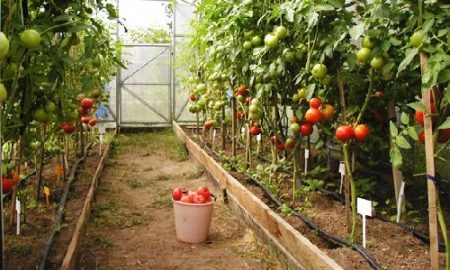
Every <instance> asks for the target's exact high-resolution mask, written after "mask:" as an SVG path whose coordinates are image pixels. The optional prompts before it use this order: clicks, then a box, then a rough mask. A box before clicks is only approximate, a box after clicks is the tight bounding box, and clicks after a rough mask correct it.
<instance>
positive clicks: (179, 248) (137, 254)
mask: <svg viewBox="0 0 450 270" xmlns="http://www.w3.org/2000/svg"><path fill="white" fill-rule="evenodd" d="M205 181H206V180H205V177H204V175H203V171H202V169H201V168H200V167H198V166H197V165H195V164H194V163H193V162H192V161H191V160H189V159H188V157H187V154H186V152H185V150H184V148H183V146H182V145H181V144H180V143H179V142H178V141H177V139H176V138H175V136H174V135H173V134H172V133H171V131H167V130H165V131H159V132H153V133H145V134H144V133H142V134H134V135H126V136H124V135H121V136H120V137H119V139H118V142H117V143H115V144H114V148H113V153H112V156H111V158H110V161H109V163H108V164H107V167H106V168H105V171H104V173H103V175H102V179H101V182H100V185H99V189H98V193H97V200H96V202H95V204H94V206H93V210H92V215H91V219H90V223H89V224H88V227H87V230H86V234H85V236H84V238H83V246H82V249H81V250H82V252H81V255H80V262H79V269H280V267H279V264H278V262H277V261H276V259H274V258H273V257H271V256H270V254H269V251H268V250H267V249H266V247H265V246H263V245H260V244H259V243H258V242H257V241H256V240H255V238H254V237H253V234H252V233H251V231H249V230H247V229H246V228H245V226H244V225H243V224H240V223H239V222H238V220H237V219H236V218H235V217H234V216H233V214H232V213H231V211H230V210H229V209H228V208H227V207H226V206H225V205H224V204H223V202H222V201H220V200H219V201H218V202H217V203H216V204H215V208H214V217H213V221H212V227H211V229H210V237H209V239H208V241H207V242H206V243H203V244H187V243H183V242H180V241H178V240H177V239H176V237H175V224H174V218H173V210H172V203H171V190H172V188H173V187H175V186H183V187H187V188H191V189H194V188H197V187H198V186H199V185H200V184H202V183H205Z"/></svg>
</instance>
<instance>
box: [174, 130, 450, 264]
mask: <svg viewBox="0 0 450 270" xmlns="http://www.w3.org/2000/svg"><path fill="white" fill-rule="evenodd" d="M173 127H174V130H175V132H176V133H177V135H178V136H179V138H180V140H181V141H183V142H184V143H185V144H186V146H187V148H188V149H189V151H190V152H191V154H192V155H193V156H195V157H196V158H197V159H198V160H199V161H200V162H201V163H202V164H203V165H204V167H205V169H206V170H207V171H209V172H210V174H211V175H212V176H213V177H214V179H215V180H216V181H217V182H218V183H219V185H220V186H221V187H222V188H223V189H224V190H225V193H226V194H227V195H229V197H230V198H232V200H231V201H233V202H235V203H230V205H231V206H232V207H233V208H234V209H235V210H236V211H235V212H236V213H238V214H239V215H241V216H243V217H244V220H246V221H247V223H248V224H252V223H253V224H257V226H254V225H251V226H252V227H253V228H254V229H256V231H257V230H258V229H257V227H259V228H260V229H259V230H260V232H259V235H266V237H265V238H266V239H271V241H272V242H274V243H276V246H278V247H279V250H281V251H282V253H284V254H285V255H284V257H285V258H291V259H292V258H293V259H294V261H295V262H294V264H298V265H300V266H301V267H305V268H314V269H316V268H318V267H325V268H326V267H332V268H334V269H336V268H339V267H342V268H344V269H371V268H374V269H383V268H388V269H397V268H405V269H428V268H429V267H430V262H429V253H428V248H429V246H428V244H427V243H425V242H423V241H421V240H419V238H417V237H415V236H414V234H415V233H411V231H410V230H407V229H405V228H402V227H401V226H398V225H395V224H393V223H390V222H385V221H382V220H380V219H369V220H368V247H367V250H366V249H364V248H362V247H361V246H360V245H358V244H354V245H353V248H352V247H349V246H347V245H343V244H342V243H341V244H340V243H339V241H333V239H331V240H330V237H328V236H327V234H329V235H331V238H333V237H336V238H339V239H342V240H345V238H346V235H347V231H346V230H347V226H346V224H345V212H346V211H345V207H344V206H343V205H342V203H341V202H340V201H338V200H336V199H335V198H333V197H332V196H330V194H327V193H324V192H310V193H308V194H307V195H306V198H307V199H308V200H307V202H305V201H304V200H303V201H299V202H296V203H295V204H292V203H291V201H290V199H287V198H286V197H284V198H277V195H276V194H271V193H270V191H269V190H268V189H267V188H266V187H264V185H262V184H261V183H260V182H258V181H256V182H255V181H254V180H255V179H251V177H249V176H248V175H245V174H243V173H240V172H230V173H229V172H227V171H225V170H224V169H223V168H222V166H221V165H220V164H219V162H223V163H224V164H226V161H225V160H223V158H222V156H221V155H219V153H217V152H215V151H214V150H212V148H211V143H212V141H211V140H209V136H202V135H193V134H194V132H192V130H188V129H183V128H181V127H180V126H179V125H178V124H177V123H174V125H173ZM215 142H217V143H219V142H220V138H219V139H218V138H216V140H215ZM218 148H220V147H219V146H218V145H216V146H215V149H218ZM229 148H230V147H228V146H227V147H226V149H229ZM242 152H243V151H241V153H238V155H243V154H244V153H242ZM225 154H229V155H231V154H230V153H228V152H227V151H225ZM254 160H256V158H254ZM260 162H261V161H260ZM280 187H281V188H282V189H283V188H284V189H288V188H289V187H287V186H284V185H280ZM286 193H288V192H286ZM279 194H283V191H280V192H279ZM288 194H289V193H288ZM334 195H335V194H334ZM235 205H238V206H237V207H236V206H235ZM283 206H290V209H299V208H301V209H303V210H304V211H302V212H301V213H298V212H295V211H294V212H290V211H291V210H289V213H287V212H286V211H284V214H283V213H281V210H283ZM241 213H244V214H241ZM246 213H248V215H246ZM275 216H276V217H275ZM299 217H301V218H299ZM249 219H250V220H249ZM302 219H303V220H302ZM358 219H359V218H358ZM358 222H359V223H358V227H357V228H359V230H358V234H359V235H360V234H361V232H360V231H361V229H360V226H361V225H360V222H361V221H360V220H358ZM308 223H312V224H314V225H315V226H317V227H318V228H319V229H320V230H311V226H310V225H311V224H308ZM403 227H406V226H403ZM419 228H420V226H419ZM261 232H262V233H261ZM415 232H416V231H415ZM297 236H298V238H296V237H297ZM263 238H264V237H263ZM306 238H308V239H309V240H310V241H311V242H312V243H311V242H310V241H309V240H308V239H306ZM299 239H301V240H299ZM345 241H346V240H345ZM360 241H361V240H360V237H358V238H357V242H358V243H361V242H360ZM319 248H320V249H319ZM300 250H301V251H300ZM306 250H308V251H306ZM355 250H359V254H358V253H357V252H356V251H355ZM307 252H312V253H309V255H305V254H308V253H307ZM315 252H317V254H318V255H314V256H313V255H312V254H313V253H314V254H315ZM361 254H362V255H364V256H367V257H369V258H368V259H367V258H366V259H367V260H366V259H365V258H364V256H361ZM311 257H313V259H311ZM291 261H292V260H291ZM370 261H372V263H369V262H370ZM316 263H317V265H316ZM331 265H332V266H331ZM440 265H441V267H443V265H444V256H443V254H441V255H440ZM312 266H314V267H312Z"/></svg>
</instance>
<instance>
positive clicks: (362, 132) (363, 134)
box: [354, 124, 369, 141]
mask: <svg viewBox="0 0 450 270" xmlns="http://www.w3.org/2000/svg"><path fill="white" fill-rule="evenodd" d="M354 132H355V139H356V140H357V141H364V140H366V139H367V137H369V128H368V127H367V126H366V125H363V124H360V125H357V126H356V127H355V129H354Z"/></svg>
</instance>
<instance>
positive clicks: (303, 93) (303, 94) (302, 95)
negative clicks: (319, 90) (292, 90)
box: [297, 87, 306, 99]
mask: <svg viewBox="0 0 450 270" xmlns="http://www.w3.org/2000/svg"><path fill="white" fill-rule="evenodd" d="M297 94H298V97H299V98H300V99H302V98H306V88H304V87H303V88H301V89H299V90H298V91H297Z"/></svg>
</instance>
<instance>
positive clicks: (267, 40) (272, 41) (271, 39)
mask: <svg viewBox="0 0 450 270" xmlns="http://www.w3.org/2000/svg"><path fill="white" fill-rule="evenodd" d="M278 43H279V40H278V38H277V36H275V35H273V34H267V35H266V36H265V37H264V44H265V45H266V46H267V47H269V48H272V49H273V48H276V47H277V46H278Z"/></svg>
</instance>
